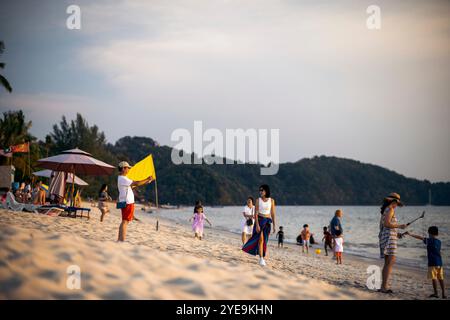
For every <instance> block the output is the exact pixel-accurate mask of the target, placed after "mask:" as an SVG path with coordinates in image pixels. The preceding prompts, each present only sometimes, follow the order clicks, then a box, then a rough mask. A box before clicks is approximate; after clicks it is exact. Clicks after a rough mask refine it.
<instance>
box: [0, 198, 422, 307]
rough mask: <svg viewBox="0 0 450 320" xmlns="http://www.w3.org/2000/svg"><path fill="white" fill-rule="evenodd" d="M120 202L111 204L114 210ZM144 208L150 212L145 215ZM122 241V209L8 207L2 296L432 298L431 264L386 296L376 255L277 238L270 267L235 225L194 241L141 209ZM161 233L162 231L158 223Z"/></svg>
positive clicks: (185, 230)
mask: <svg viewBox="0 0 450 320" xmlns="http://www.w3.org/2000/svg"><path fill="white" fill-rule="evenodd" d="M111 207H112V206H110V208H111ZM144 215H145V218H144ZM136 216H137V218H139V219H140V220H141V221H140V222H137V221H134V222H132V223H131V224H130V225H129V228H128V237H127V241H126V242H125V243H117V242H116V237H117V230H118V226H119V223H120V213H119V211H118V210H116V209H115V208H111V213H110V214H109V215H108V216H107V217H106V218H105V222H103V223H100V222H99V211H98V209H97V208H93V207H92V212H91V219H90V220H87V219H85V218H83V219H80V218H77V219H73V218H64V217H49V216H45V215H41V214H36V213H25V212H11V211H6V210H0V239H1V241H0V261H1V264H0V299H188V300H191V299H196V300H197V299H198V300H201V299H225V300H229V299H243V300H247V299H262V300H266V299H290V300H298V299H314V300H316V299H368V300H372V299H375V300H386V299H426V298H427V297H428V294H429V292H430V290H431V283H429V281H428V280H427V279H426V273H424V271H423V270H417V269H415V268H410V267H405V266H400V265H399V266H398V267H397V268H396V269H395V270H394V274H393V282H392V288H393V290H394V292H395V293H396V294H394V295H384V294H380V293H377V292H375V291H372V290H369V289H368V288H367V287H366V281H367V277H368V274H367V267H368V266H370V265H375V266H381V262H382V261H381V259H379V260H374V259H370V258H363V257H358V256H353V255H350V254H347V255H344V259H343V265H342V266H336V264H335V263H334V261H333V260H332V258H331V257H330V256H329V257H325V256H322V255H321V256H317V255H316V254H315V253H314V252H313V251H312V252H310V253H309V255H306V254H302V253H301V250H300V248H299V247H298V246H297V245H295V244H285V247H284V248H283V249H278V248H277V247H276V244H274V243H273V242H269V244H268V246H269V250H268V257H267V259H266V260H267V266H266V267H264V268H261V267H260V266H258V264H257V258H256V257H254V256H251V255H248V254H246V253H244V252H242V251H241V239H240V237H239V236H238V235H235V234H233V233H231V232H229V231H224V230H218V229H211V228H209V227H207V228H205V239H204V240H202V241H199V240H194V238H193V233H192V231H191V228H190V226H189V225H184V224H181V223H178V222H174V221H172V220H170V219H167V218H165V217H161V216H158V217H157V216H156V215H149V214H145V213H143V212H141V211H140V210H139V208H138V209H137V210H136ZM157 219H158V221H159V231H156V228H155V226H156V220H157ZM71 264H76V265H80V266H81V270H82V271H83V272H84V273H82V277H84V278H83V282H82V283H83V290H81V291H75V292H72V291H68V290H67V288H66V278H67V274H66V268H67V266H68V265H71Z"/></svg>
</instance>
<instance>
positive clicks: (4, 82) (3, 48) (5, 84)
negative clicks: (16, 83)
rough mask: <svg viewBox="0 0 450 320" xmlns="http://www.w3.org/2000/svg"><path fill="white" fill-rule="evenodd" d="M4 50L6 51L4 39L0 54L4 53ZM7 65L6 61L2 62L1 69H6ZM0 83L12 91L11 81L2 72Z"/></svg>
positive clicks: (0, 44)
mask: <svg viewBox="0 0 450 320" xmlns="http://www.w3.org/2000/svg"><path fill="white" fill-rule="evenodd" d="M4 51H5V44H4V43H3V41H0V56H1V55H2V54H3V52H4ZM5 65H6V64H5V63H4V62H0V69H4V68H5ZM0 84H1V86H2V87H3V88H5V89H6V91H8V92H12V87H11V85H10V84H9V81H8V80H6V78H5V77H4V76H2V75H1V74H0Z"/></svg>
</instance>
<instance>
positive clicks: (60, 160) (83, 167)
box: [37, 148, 114, 199]
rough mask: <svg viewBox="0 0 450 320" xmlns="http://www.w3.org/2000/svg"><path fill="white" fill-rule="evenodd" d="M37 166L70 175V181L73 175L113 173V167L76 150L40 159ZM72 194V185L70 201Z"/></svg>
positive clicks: (73, 178)
mask: <svg viewBox="0 0 450 320" xmlns="http://www.w3.org/2000/svg"><path fill="white" fill-rule="evenodd" d="M37 166H38V167H41V168H44V169H49V170H53V171H63V172H69V173H71V175H72V180H75V173H76V174H79V175H88V176H102V175H111V174H112V173H113V172H114V167H113V166H111V165H109V164H107V163H105V162H103V161H100V160H97V159H95V158H94V157H92V155H91V154H90V153H87V152H85V151H83V150H80V149H78V148H75V149H72V150H66V151H63V152H62V153H61V154H59V155H56V156H53V157H48V158H44V159H40V160H38V161H37ZM73 193H74V184H72V199H73Z"/></svg>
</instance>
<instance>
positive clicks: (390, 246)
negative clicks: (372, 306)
mask: <svg viewBox="0 0 450 320" xmlns="http://www.w3.org/2000/svg"><path fill="white" fill-rule="evenodd" d="M397 206H400V207H402V206H403V203H402V202H401V201H400V195H399V194H398V193H391V194H390V195H389V196H388V197H386V198H384V200H383V205H382V206H381V210H380V212H381V219H380V232H379V234H378V239H379V245H380V258H381V259H384V267H383V271H382V283H381V289H380V290H378V291H379V292H382V293H392V290H391V289H389V287H388V281H389V277H390V275H391V273H392V268H393V267H394V264H395V256H396V254H397V240H398V238H399V236H400V235H399V233H398V229H405V228H406V227H407V225H406V224H399V223H398V221H397V217H396V215H395V209H396V208H397Z"/></svg>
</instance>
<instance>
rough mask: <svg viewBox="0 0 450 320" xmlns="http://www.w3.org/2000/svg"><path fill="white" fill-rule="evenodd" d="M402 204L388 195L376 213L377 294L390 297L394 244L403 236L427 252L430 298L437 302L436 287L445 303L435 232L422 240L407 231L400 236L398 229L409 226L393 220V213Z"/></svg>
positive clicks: (395, 194)
mask: <svg viewBox="0 0 450 320" xmlns="http://www.w3.org/2000/svg"><path fill="white" fill-rule="evenodd" d="M402 206H403V203H402V202H401V200H400V195H399V194H398V193H391V194H390V195H389V196H387V197H386V198H384V200H383V204H382V206H381V209H380V213H381V218H380V232H379V235H378V238H379V246H380V257H381V258H382V259H384V267H383V271H382V283H381V288H380V290H379V292H382V293H393V291H392V290H391V289H390V288H389V279H390V277H391V274H392V270H393V267H394V264H395V261H396V256H397V248H398V247H397V242H398V239H402V238H404V237H405V236H408V235H409V236H411V237H413V238H415V239H418V240H420V241H422V242H423V243H424V244H425V245H426V248H427V259H428V278H429V279H430V280H431V282H432V285H433V293H432V294H431V295H430V298H438V297H439V295H438V285H439V286H440V287H441V292H442V295H441V296H442V298H443V299H446V298H447V296H446V294H445V284H444V268H443V264H442V257H441V241H440V240H439V239H438V236H439V229H438V227H436V226H430V227H429V228H428V236H427V237H422V236H420V235H416V234H412V233H410V232H408V231H406V232H404V233H400V232H399V229H401V230H404V229H406V228H408V227H409V225H410V224H411V223H408V224H400V223H399V222H398V220H397V216H396V214H395V210H396V208H397V207H402Z"/></svg>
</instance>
